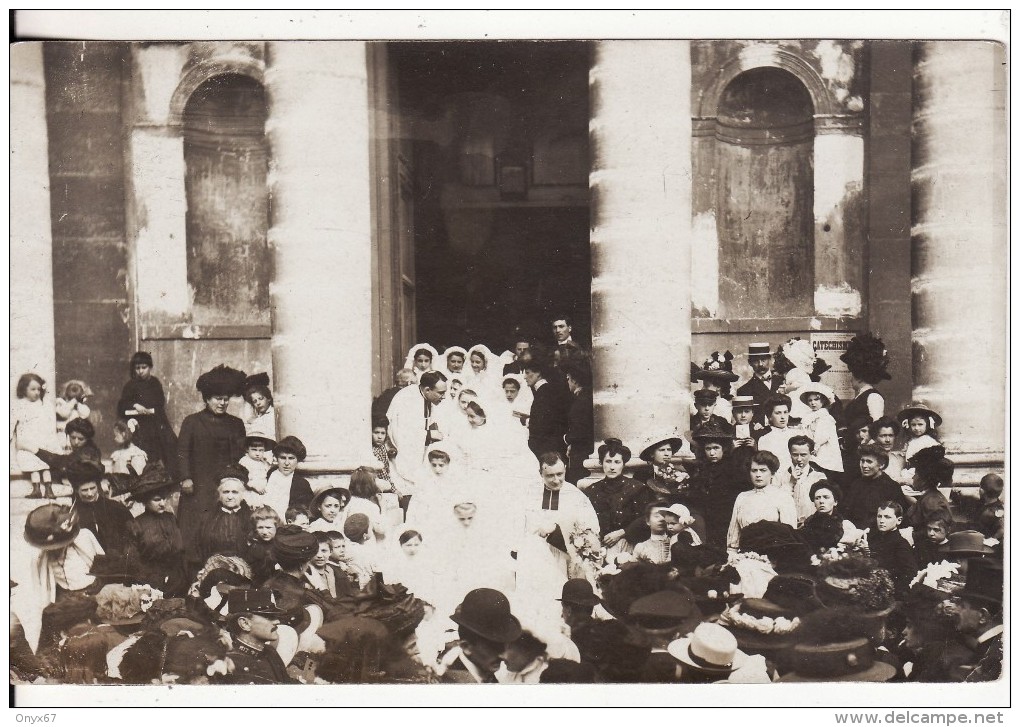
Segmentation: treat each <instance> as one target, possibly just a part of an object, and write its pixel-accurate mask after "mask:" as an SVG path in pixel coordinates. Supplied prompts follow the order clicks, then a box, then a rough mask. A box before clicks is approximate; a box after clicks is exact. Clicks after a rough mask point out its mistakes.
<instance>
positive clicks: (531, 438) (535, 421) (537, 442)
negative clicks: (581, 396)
mask: <svg viewBox="0 0 1020 727" xmlns="http://www.w3.org/2000/svg"><path fill="white" fill-rule="evenodd" d="M545 370H546V364H544V363H542V362H541V361H539V360H537V359H532V360H531V361H529V362H528V363H527V364H525V365H524V380H525V381H526V382H527V383H528V386H530V387H531V390H532V391H533V392H534V394H535V400H534V401H533V402H532V404H531V416H530V417H529V418H528V448H529V449H530V450H531V451H532V452H534V454H535V456H536V457H539V456H541V455H543V454H545V453H546V452H559V453H560V454H561V455H562V456H563V457H564V459H565V458H566V454H567V445H566V441H565V440H564V438H563V437H564V435H565V434H566V433H567V412H568V408H569V404H570V399H569V398H568V397H569V396H570V393H569V392H568V391H567V389H566V387H565V386H561V385H558V384H557V383H556V382H553V381H549V380H547V379H546V377H545Z"/></svg>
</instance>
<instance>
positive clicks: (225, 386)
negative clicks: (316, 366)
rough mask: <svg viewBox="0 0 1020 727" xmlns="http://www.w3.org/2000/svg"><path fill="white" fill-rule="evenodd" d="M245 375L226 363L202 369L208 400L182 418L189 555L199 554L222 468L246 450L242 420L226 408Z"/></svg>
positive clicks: (181, 517)
mask: <svg viewBox="0 0 1020 727" xmlns="http://www.w3.org/2000/svg"><path fill="white" fill-rule="evenodd" d="M245 380H246V377H245V375H244V372H243V371H238V370H236V369H232V368H230V367H228V366H224V365H222V364H221V365H219V366H217V367H216V368H214V369H212V370H211V371H207V372H205V373H204V374H202V375H201V376H200V377H199V378H198V382H197V384H196V388H197V389H198V391H199V392H200V393H201V394H202V400H203V402H204V403H205V406H204V408H203V409H202V411H200V412H198V413H196V414H190V415H188V416H187V417H185V419H184V422H183V423H182V424H181V434H180V437H179V438H178V447H177V455H178V469H179V475H180V477H181V500H180V505H179V507H178V511H177V517H178V521H179V524H180V527H181V533H182V535H183V537H184V545H185V549H186V550H187V551H188V558H189V560H196V561H197V560H198V559H199V554H198V553H197V551H195V550H194V546H195V543H196V542H197V534H198V528H199V524H200V522H201V520H202V518H203V517H204V516H205V514H206V513H207V512H210V511H212V510H213V509H215V508H216V502H217V493H216V486H217V484H218V482H219V480H218V477H219V474H220V472H221V471H222V470H223V468H224V467H226V466H227V465H231V464H236V463H237V462H238V460H240V459H241V456H242V455H243V454H244V436H245V432H244V422H242V421H241V420H240V419H238V418H237V417H235V416H233V415H232V414H228V413H227V407H228V406H229V404H230V399H231V397H234V396H241V393H242V389H243V388H244V382H245Z"/></svg>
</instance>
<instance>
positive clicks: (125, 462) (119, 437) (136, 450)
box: [110, 419, 149, 477]
mask: <svg viewBox="0 0 1020 727" xmlns="http://www.w3.org/2000/svg"><path fill="white" fill-rule="evenodd" d="M135 426H136V427H137V426H138V425H137V423H136V424H135ZM134 434H135V433H134V429H132V427H131V421H129V420H124V419H118V420H117V421H116V422H115V423H114V425H113V441H114V442H115V443H116V444H117V449H115V450H113V451H112V452H110V472H111V473H113V474H117V475H134V476H135V477H139V476H141V474H142V472H143V471H144V470H145V465H146V463H147V462H148V461H149V456H148V455H147V454H146V453H145V451H144V450H143V449H142V448H141V447H139V446H138V445H136V444H134V443H133V440H134Z"/></svg>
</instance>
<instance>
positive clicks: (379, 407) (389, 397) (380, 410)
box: [372, 386, 404, 420]
mask: <svg viewBox="0 0 1020 727" xmlns="http://www.w3.org/2000/svg"><path fill="white" fill-rule="evenodd" d="M402 388H404V387H403V386H391V387H390V388H388V389H386V391H384V392H383V393H381V394H379V396H377V397H375V399H373V400H372V419H373V420H375V419H379V418H381V417H384V416H386V412H387V411H389V408H390V402H391V401H393V397H394V396H396V395H397V392H398V391H400V390H401V389H402Z"/></svg>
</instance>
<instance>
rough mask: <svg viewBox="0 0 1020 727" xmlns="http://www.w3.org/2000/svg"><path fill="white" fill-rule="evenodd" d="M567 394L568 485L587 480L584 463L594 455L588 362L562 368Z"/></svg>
mask: <svg viewBox="0 0 1020 727" xmlns="http://www.w3.org/2000/svg"><path fill="white" fill-rule="evenodd" d="M562 371H563V374H564V375H565V376H566V379H567V388H568V389H569V390H570V394H571V397H570V408H569V410H568V411H567V434H566V436H565V437H564V439H565V440H566V442H567V481H568V482H572V483H573V484H575V485H576V484H577V481H578V480H580V479H581V478H583V477H587V476H588V470H586V469H585V468H584V461H585V460H586V459H588V457H590V456H591V453H592V452H594V451H595V421H594V420H595V406H594V402H593V401H592V390H591V367H590V366H589V365H588V363H587V361H580V360H579V361H571V362H569V363H567V364H566V365H564V366H563V367H562Z"/></svg>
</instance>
